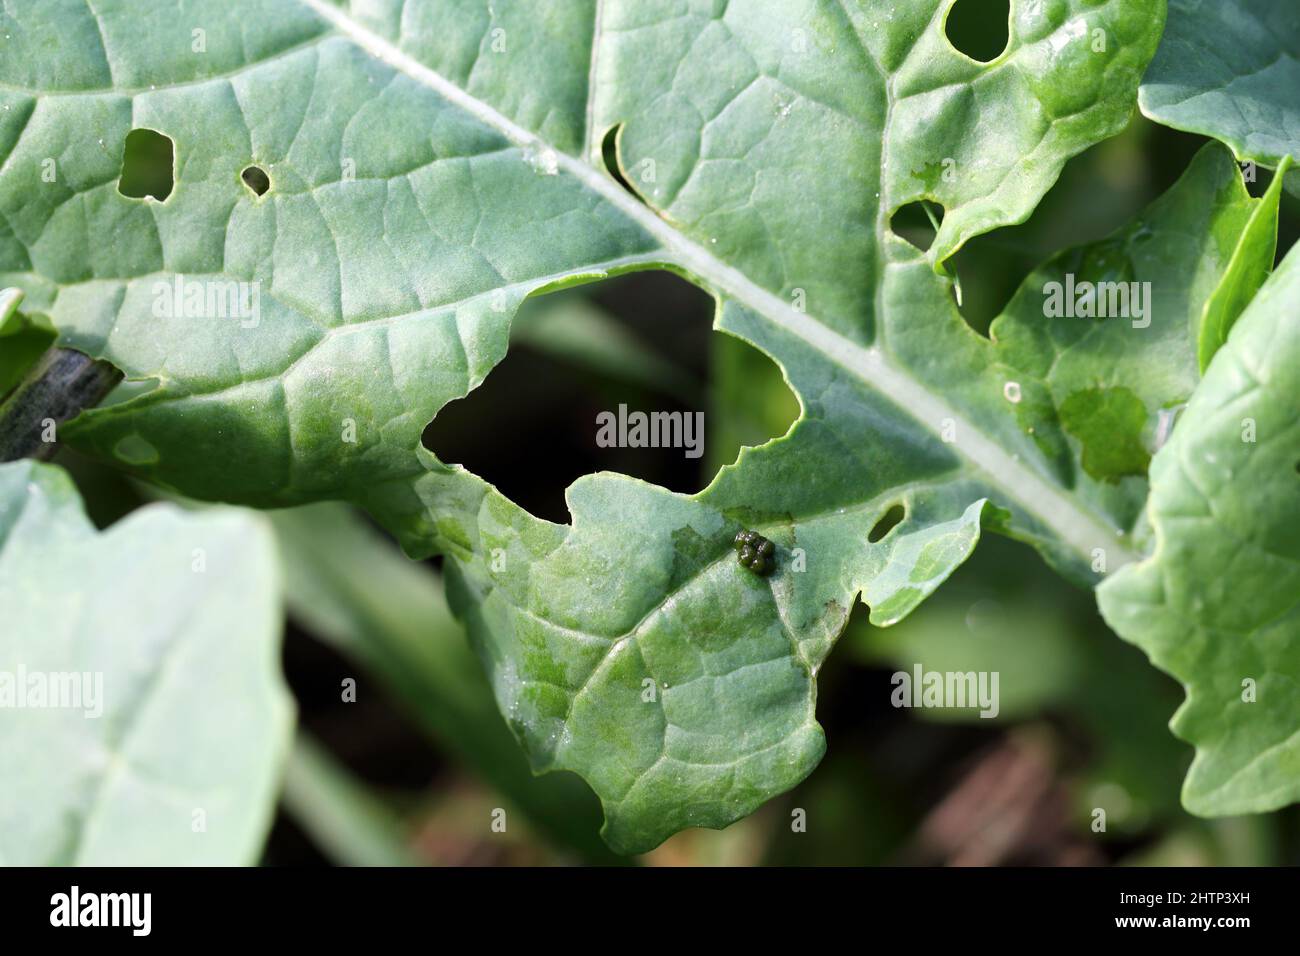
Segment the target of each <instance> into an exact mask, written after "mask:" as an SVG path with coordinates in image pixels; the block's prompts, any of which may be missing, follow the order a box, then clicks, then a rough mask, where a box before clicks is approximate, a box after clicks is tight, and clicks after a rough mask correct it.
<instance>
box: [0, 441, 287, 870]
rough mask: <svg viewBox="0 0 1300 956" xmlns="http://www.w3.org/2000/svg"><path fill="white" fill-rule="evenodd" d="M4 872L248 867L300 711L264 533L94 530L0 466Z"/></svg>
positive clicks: (49, 476)
mask: <svg viewBox="0 0 1300 956" xmlns="http://www.w3.org/2000/svg"><path fill="white" fill-rule="evenodd" d="M0 607H3V608H4V616H5V626H4V628H3V630H0V706H2V707H3V708H4V719H3V721H0V767H2V768H4V769H3V773H4V785H3V786H2V787H0V862H3V863H8V864H16V865H25V866H36V865H42V866H50V865H64V864H78V865H96V864H100V865H103V864H111V865H115V866H121V865H124V864H128V865H136V864H145V865H153V866H175V865H190V864H205V865H230V864H248V863H252V862H254V861H255V860H256V859H257V855H258V854H259V853H260V851H261V845H262V840H263V839H264V838H265V836H266V831H267V829H268V827H269V826H270V822H271V813H272V810H273V808H274V804H275V795H276V790H277V785H278V778H279V769H280V766H281V763H282V762H283V759H284V757H285V755H286V753H287V751H288V746H289V735H290V730H291V726H292V713H293V711H292V704H291V702H290V700H289V695H288V692H287V690H286V689H285V687H284V683H283V681H282V679H281V677H280V674H279V654H280V647H279V643H280V642H279V636H280V606H279V574H278V570H277V567H276V558H275V551H274V547H273V545H272V542H271V537H270V533H269V530H268V529H267V528H266V527H265V526H264V525H263V524H262V522H261V520H260V519H259V518H256V517H250V516H249V515H247V514H239V513H235V512H228V513H225V512H212V513H205V514H202V515H193V514H185V513H183V512H181V511H179V510H178V509H176V508H174V507H171V506H164V505H155V506H152V507H149V508H146V509H144V510H142V511H139V512H137V513H136V514H134V515H132V516H131V517H130V518H127V519H126V520H124V521H123V522H121V523H120V524H118V525H116V526H115V527H113V528H112V529H111V530H109V531H107V532H105V533H103V534H99V533H97V532H96V531H95V529H94V527H93V526H92V525H91V524H90V522H89V521H88V520H87V518H86V516H85V514H83V512H82V510H81V502H80V501H79V500H78V499H77V496H76V492H75V490H74V489H73V487H72V482H71V481H70V480H69V479H68V477H67V475H66V474H64V472H62V471H61V470H60V469H58V468H55V467H53V466H50V465H40V464H34V463H31V462H11V463H8V464H3V465H0Z"/></svg>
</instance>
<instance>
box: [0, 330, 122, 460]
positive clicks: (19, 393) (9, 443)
mask: <svg viewBox="0 0 1300 956" xmlns="http://www.w3.org/2000/svg"><path fill="white" fill-rule="evenodd" d="M121 380H122V373H121V372H120V371H118V370H117V369H116V368H114V367H113V366H112V365H110V364H109V363H108V362H104V361H102V360H98V359H93V358H91V357H90V356H89V355H85V354H83V353H81V352H77V351H75V350H73V349H65V348H52V349H49V350H48V351H47V352H46V353H45V354H44V355H42V356H41V358H40V359H39V360H38V361H37V363H36V364H35V365H34V366H32V369H31V371H29V372H28V373H27V377H26V378H24V379H23V380H22V382H20V383H19V384H18V386H17V387H16V388H15V389H14V390H13V392H12V393H11V394H10V395H9V397H8V398H6V399H5V401H4V403H3V404H0V461H16V460H18V459H19V458H41V459H48V458H52V457H53V456H54V450H55V448H56V447H57V434H58V426H59V425H62V424H63V423H64V422H66V421H67V420H68V419H70V418H73V417H75V416H76V415H78V414H79V413H80V412H81V411H82V409H85V408H91V407H93V406H95V405H98V404H99V403H100V402H101V401H103V400H104V396H106V395H107V394H108V393H109V392H110V391H111V390H112V388H113V386H114V385H116V384H117V383H118V382H120V381H121ZM51 425H53V426H54V427H53V428H51V427H50V426H51Z"/></svg>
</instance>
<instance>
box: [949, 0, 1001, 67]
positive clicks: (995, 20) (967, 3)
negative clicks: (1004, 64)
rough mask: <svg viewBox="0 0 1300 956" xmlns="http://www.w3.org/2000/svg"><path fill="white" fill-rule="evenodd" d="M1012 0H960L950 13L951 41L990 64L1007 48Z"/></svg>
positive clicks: (979, 60) (972, 57)
mask: <svg viewBox="0 0 1300 956" xmlns="http://www.w3.org/2000/svg"><path fill="white" fill-rule="evenodd" d="M1010 15H1011V2H1010V0H957V3H956V5H955V6H954V7H953V8H952V10H951V11H950V12H949V13H948V21H947V23H946V24H945V25H944V33H945V35H946V36H947V37H948V42H949V43H951V44H952V45H953V46H954V47H956V48H957V49H958V50H959V51H961V52H962V53H964V54H966V55H967V56H968V57H970V58H971V59H972V60H975V61H977V62H979V63H988V62H990V61H991V60H996V59H997V58H998V57H999V56H1001V55H1002V51H1003V50H1005V49H1006V48H1007V43H1008V41H1009V39H1010V32H1009V29H1008V23H1009V18H1010Z"/></svg>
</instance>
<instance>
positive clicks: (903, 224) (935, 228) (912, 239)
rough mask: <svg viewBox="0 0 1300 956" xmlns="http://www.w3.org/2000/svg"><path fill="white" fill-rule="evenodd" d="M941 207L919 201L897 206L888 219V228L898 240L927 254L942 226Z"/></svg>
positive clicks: (936, 204)
mask: <svg viewBox="0 0 1300 956" xmlns="http://www.w3.org/2000/svg"><path fill="white" fill-rule="evenodd" d="M943 211H944V210H943V206H941V205H939V204H938V203H936V202H929V201H928V200H925V199H921V200H918V201H917V202H910V203H908V204H907V205H905V206H899V207H898V208H897V209H895V210H894V214H893V215H892V216H890V217H889V228H890V230H891V231H892V232H893V233H894V235H896V236H898V238H900V239H902V240H904V241H906V242H909V243H911V244H912V245H914V246H916V248H918V249H920V250H921V251H922V252H929V251H930V247H931V246H932V245H934V237H935V236H936V235H938V234H939V227H940V226H941V225H943Z"/></svg>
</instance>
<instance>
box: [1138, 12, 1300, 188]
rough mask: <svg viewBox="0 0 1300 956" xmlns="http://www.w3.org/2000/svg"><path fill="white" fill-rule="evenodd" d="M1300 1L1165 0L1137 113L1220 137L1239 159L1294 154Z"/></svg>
mask: <svg viewBox="0 0 1300 956" xmlns="http://www.w3.org/2000/svg"><path fill="white" fill-rule="evenodd" d="M1297 89H1300V6H1298V5H1297V4H1296V3H1295V0H1169V21H1168V24H1167V26H1166V29H1165V35H1164V39H1163V40H1162V41H1161V43H1160V49H1159V51H1158V52H1157V53H1156V57H1155V59H1154V60H1153V61H1152V63H1151V68H1150V70H1149V71H1148V72H1147V75H1146V77H1145V79H1144V80H1143V82H1142V89H1141V92H1140V93H1139V102H1140V103H1141V105H1142V112H1144V113H1145V114H1146V115H1147V116H1149V117H1151V118H1152V119H1153V120H1155V121H1156V122H1158V123H1163V124H1165V125H1166V126H1172V127H1174V128H1175V129H1181V130H1188V131H1190V132H1193V133H1203V134H1205V135H1206V136H1213V137H1215V138H1216V139H1219V140H1222V141H1223V142H1225V143H1227V144H1228V145H1229V146H1231V147H1232V151H1233V152H1234V153H1235V154H1236V155H1237V157H1238V158H1239V159H1242V160H1254V161H1256V162H1259V163H1262V164H1264V165H1265V166H1268V167H1270V168H1276V167H1277V166H1278V164H1279V163H1280V162H1281V161H1282V159H1283V158H1284V157H1287V156H1290V157H1291V158H1292V159H1300V100H1297V98H1296V90H1297Z"/></svg>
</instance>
